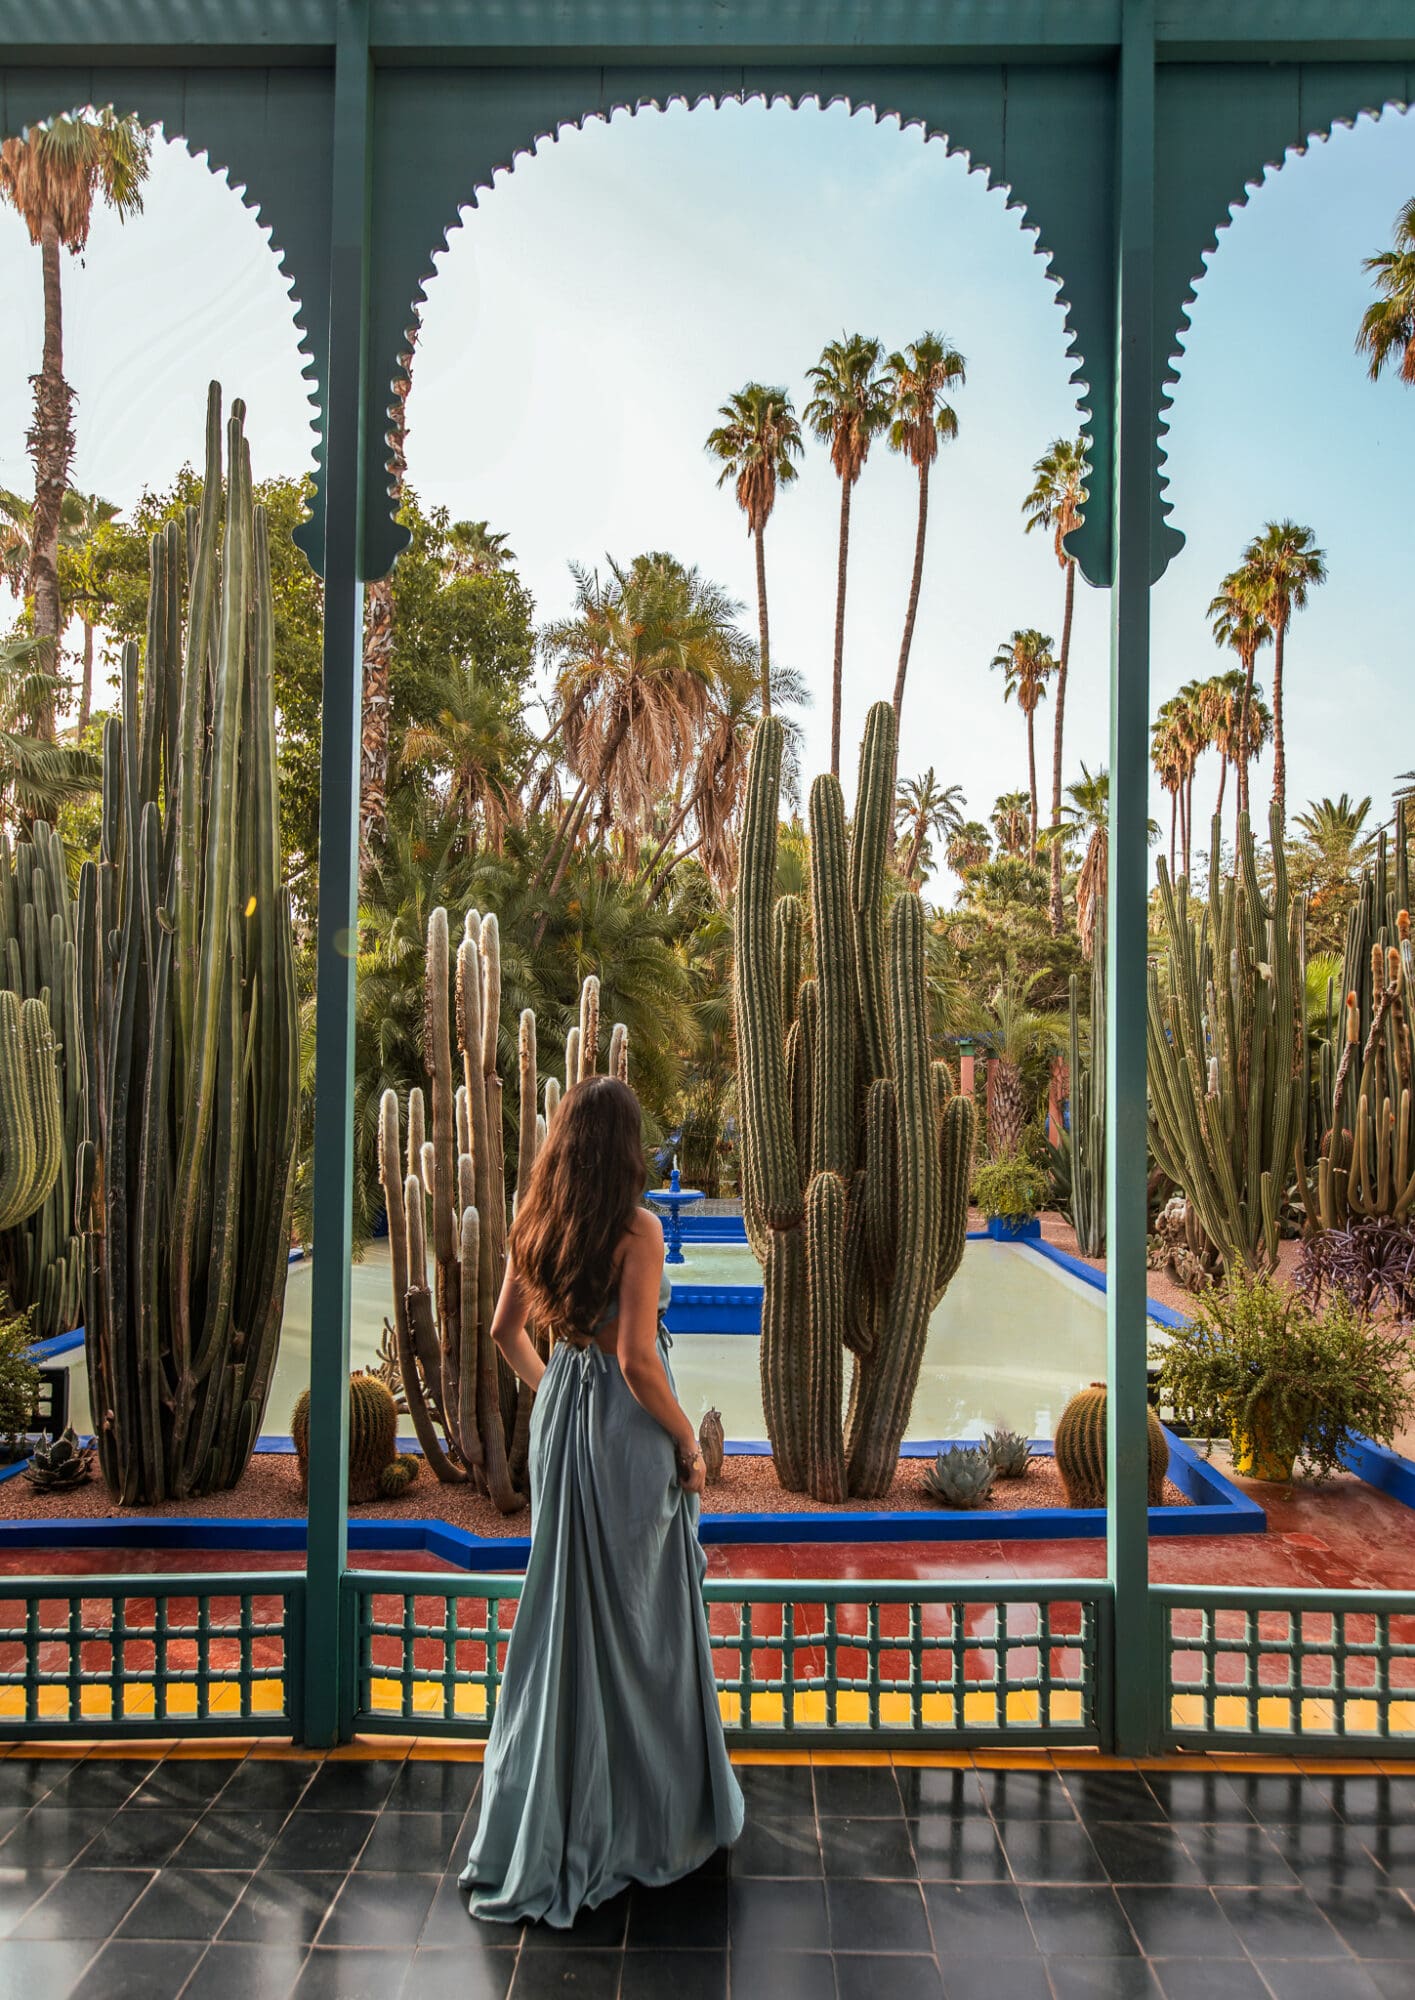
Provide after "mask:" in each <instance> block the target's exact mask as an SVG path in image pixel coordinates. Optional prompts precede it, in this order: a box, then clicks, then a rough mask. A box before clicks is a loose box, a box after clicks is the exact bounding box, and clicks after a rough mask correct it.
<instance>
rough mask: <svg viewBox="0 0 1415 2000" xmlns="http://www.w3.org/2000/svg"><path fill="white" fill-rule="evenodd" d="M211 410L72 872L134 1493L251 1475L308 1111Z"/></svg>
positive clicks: (103, 1303)
mask: <svg viewBox="0 0 1415 2000" xmlns="http://www.w3.org/2000/svg"><path fill="white" fill-rule="evenodd" d="M244 421H245V409H244V406H243V405H242V404H241V403H239V402H236V403H233V404H232V406H231V414H230V417H229V418H228V420H227V422H226V425H225V442H226V459H225V467H224V480H223V462H222V419H221V392H220V389H219V387H218V386H217V385H216V384H215V383H213V384H212V387H211V392H210V396H209V399H208V404H207V433H206V476H205V485H204V489H203V493H202V502H201V509H200V513H199V514H198V511H197V510H196V509H195V508H189V509H188V511H187V517H186V522H185V532H183V529H182V528H180V527H179V526H178V525H177V524H176V523H175V522H169V523H167V525H166V526H165V527H163V528H162V529H160V530H159V532H158V533H157V534H156V535H155V536H154V537H153V540H152V546H151V589H150V595H149V601H148V624H147V641H146V645H145V647H144V649H143V653H142V664H141V671H140V670H139V652H138V648H137V646H136V645H134V644H129V645H128V646H126V647H125V648H124V652H123V663H122V714H121V716H115V717H113V718H111V719H110V721H109V722H108V725H107V728H106V730H105V733H104V741H103V824H102V840H101V847H100V854H99V859H98V861H97V862H96V863H95V862H88V863H86V864H85V866H84V870H83V873H82V876H81V877H80V882H79V898H78V951H79V993H80V1004H81V1009H82V1036H81V1042H82V1048H83V1054H84V1089H85V1102H84V1130H85V1137H84V1140H83V1143H82V1145H81V1146H80V1149H79V1163H78V1173H77V1180H78V1212H79V1217H80V1221H81V1225H82V1228H83V1231H84V1241H85V1260H84V1261H85V1308H86V1325H87V1331H88V1341H87V1353H88V1375H89V1393H90V1396H91V1399H92V1405H93V1411H94V1420H95V1423H96V1426H97V1433H98V1449H99V1459H100V1463H101V1464H102V1467H103V1472H104V1475H105V1477H106V1478H107V1480H108V1482H109V1484H110V1486H111V1487H112V1488H113V1490H114V1492H115V1493H116V1494H117V1496H118V1498H119V1499H120V1500H121V1501H122V1502H123V1503H124V1504H127V1505H131V1504H134V1503H138V1502H153V1501H161V1500H166V1499H182V1498H185V1497H188V1496H191V1495H197V1494H202V1493H206V1492H210V1491H213V1490H215V1489H219V1488H223V1487H229V1486H232V1485H234V1484H235V1482H236V1480H237V1479H239V1477H240V1475H241V1473H242V1471H243V1470H244V1468H245V1465H246V1461H247V1459H248V1458H249V1456H250V1453H251V1450H252V1448H253V1446H254V1444H255V1441H256V1438H257V1437H258V1435H259V1432H260V1424H261V1417H262V1414H263V1412H264V1409H265V1401H266V1396H267V1394H268V1392H269V1388H270V1380H271V1374H272V1371H273V1369H274V1365H275V1355H276V1349H277V1346H278V1343H279V1338H280V1321H281V1315H282V1311H283V1308H284V1301H285V1276H286V1270H287V1266H288V1261H289V1245H290V1212H291V1203H292V1199H293V1192H294V1167H295V1140H296V1132H297V1124H298V1115H299V1038H298V1028H297V1019H296V1001H295V960H294V941H293V936H292V932H291V925H290V903H289V894H288V891H287V889H286V888H285V885H284V883H283V882H282V880H281V855H280V822H279V788H278V780H277V767H276V750H275V706H274V687H273V673H272V669H273V644H274V640H273V635H274V613H273V606H272V600H271V592H270V561H269V552H268V548H267V544H266V522H265V511H264V509H263V508H261V507H257V506H255V505H254V504H253V496H252V491H251V470H250V453H249V450H248V447H247V444H246V439H245V432H244Z"/></svg>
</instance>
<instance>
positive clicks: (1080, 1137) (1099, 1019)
mask: <svg viewBox="0 0 1415 2000" xmlns="http://www.w3.org/2000/svg"><path fill="white" fill-rule="evenodd" d="M1078 984H1079V982H1078V980H1077V977H1076V974H1075V973H1074V972H1073V973H1072V975H1071V1040H1070V1047H1069V1049H1068V1052H1067V1054H1068V1062H1069V1065H1070V1077H1071V1114H1070V1128H1071V1129H1070V1130H1069V1131H1068V1132H1066V1133H1065V1134H1063V1138H1062V1147H1063V1149H1064V1151H1065V1154H1066V1163H1067V1166H1068V1168H1069V1170H1070V1178H1071V1222H1072V1226H1073V1228H1074V1229H1075V1231H1076V1242H1077V1246H1078V1248H1079V1249H1080V1252H1081V1255H1082V1256H1083V1257H1100V1256H1103V1255H1104V1254H1105V940H1104V938H1103V937H1098V938H1097V939H1096V949H1095V951H1094V953H1093V954H1092V957H1091V1046H1090V1051H1089V1053H1088V1054H1087V1055H1086V1056H1085V1057H1084V1058H1083V1057H1082V1054H1081V1022H1080V1014H1079V1009H1078V1007H1077V996H1078Z"/></svg>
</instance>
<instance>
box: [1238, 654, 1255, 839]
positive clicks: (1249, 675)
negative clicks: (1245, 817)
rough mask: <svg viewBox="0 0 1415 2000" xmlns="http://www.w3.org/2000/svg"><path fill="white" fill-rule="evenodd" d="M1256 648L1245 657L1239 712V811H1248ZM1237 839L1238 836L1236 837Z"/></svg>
mask: <svg viewBox="0 0 1415 2000" xmlns="http://www.w3.org/2000/svg"><path fill="white" fill-rule="evenodd" d="M1257 657H1258V655H1257V649H1256V647H1250V648H1249V649H1248V650H1247V652H1245V654H1244V655H1243V701H1242V704H1241V706H1240V707H1239V710H1238V810H1239V812H1240V813H1245V812H1247V810H1248V718H1249V716H1250V715H1251V713H1252V709H1253V663H1254V661H1255V660H1256V659H1257ZM1235 838H1236V836H1235Z"/></svg>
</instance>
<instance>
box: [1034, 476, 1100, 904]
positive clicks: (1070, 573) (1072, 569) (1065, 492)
mask: <svg viewBox="0 0 1415 2000" xmlns="http://www.w3.org/2000/svg"><path fill="white" fill-rule="evenodd" d="M1032 472H1033V475H1034V483H1033V486H1032V490H1031V491H1030V493H1028V495H1027V497H1026V499H1025V500H1024V501H1023V502H1022V512H1023V513H1024V514H1025V515H1026V517H1027V526H1026V530H1025V532H1026V533H1027V534H1031V532H1032V530H1033V529H1034V528H1044V529H1050V531H1051V537H1052V547H1053V549H1054V550H1055V551H1056V559H1057V561H1058V563H1060V565H1061V569H1062V573H1063V575H1064V576H1065V578H1066V597H1065V603H1064V606H1063V609H1062V614H1061V651H1060V652H1059V654H1058V655H1057V662H1056V709H1055V716H1054V720H1053V723H1052V746H1051V824H1052V830H1053V834H1055V832H1056V830H1057V829H1058V828H1059V827H1060V825H1061V749H1062V730H1063V727H1064V725H1065V719H1066V674H1067V668H1068V667H1069V665H1070V662H1071V619H1072V613H1073V611H1074V609H1075V604H1076V558H1075V557H1074V556H1072V555H1069V554H1068V553H1067V549H1066V538H1067V536H1068V535H1069V534H1071V532H1072V530H1073V529H1075V528H1078V527H1079V526H1080V525H1081V521H1082V519H1083V515H1082V512H1081V510H1082V508H1083V507H1084V506H1085V504H1086V487H1085V477H1086V450H1085V444H1084V441H1083V440H1082V439H1081V438H1055V439H1053V441H1052V443H1051V445H1050V446H1049V447H1048V449H1047V450H1046V451H1045V452H1043V454H1042V456H1041V457H1040V458H1039V459H1038V460H1037V462H1036V464H1035V465H1034V466H1033V467H1032ZM1065 922H1066V913H1065V910H1064V908H1063V905H1062V898H1061V842H1060V841H1059V840H1057V839H1055V838H1054V839H1053V841H1052V849H1051V929H1052V936H1053V937H1060V936H1061V933H1062V930H1063V929H1064V927H1065Z"/></svg>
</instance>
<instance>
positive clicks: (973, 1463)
mask: <svg viewBox="0 0 1415 2000" xmlns="http://www.w3.org/2000/svg"><path fill="white" fill-rule="evenodd" d="M996 1477H997V1467H996V1466H995V1465H994V1464H993V1461H992V1459H991V1457H990V1456H989V1454H988V1452H987V1451H986V1450H985V1449H984V1448H983V1447H981V1446H979V1445H966V1444H955V1445H951V1446H950V1447H949V1449H948V1450H947V1451H941V1452H939V1453H938V1455H937V1457H935V1458H934V1459H933V1461H932V1462H931V1464H929V1465H928V1466H927V1467H926V1468H925V1471H924V1491H925V1492H926V1493H927V1494H928V1496H929V1498H930V1499H931V1500H941V1501H942V1503H943V1505H944V1506H945V1507H981V1506H982V1504H983V1502H984V1501H985V1500H986V1499H987V1497H988V1495H989V1494H990V1493H991V1492H992V1484H993V1481H994V1479H996Z"/></svg>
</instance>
